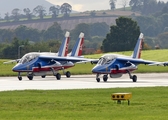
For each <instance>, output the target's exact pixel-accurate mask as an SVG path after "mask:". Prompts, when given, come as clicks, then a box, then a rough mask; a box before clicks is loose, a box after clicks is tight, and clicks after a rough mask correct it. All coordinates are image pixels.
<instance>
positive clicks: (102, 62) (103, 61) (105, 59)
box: [97, 54, 117, 65]
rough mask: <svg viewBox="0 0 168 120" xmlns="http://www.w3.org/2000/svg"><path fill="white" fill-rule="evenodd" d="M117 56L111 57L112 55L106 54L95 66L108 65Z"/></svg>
mask: <svg viewBox="0 0 168 120" xmlns="http://www.w3.org/2000/svg"><path fill="white" fill-rule="evenodd" d="M116 57H117V56H116V55H113V54H111V55H110V54H107V55H103V56H102V57H101V58H100V59H99V61H98V63H97V64H100V65H105V64H109V63H111V61H113V60H114V59H115V58H116Z"/></svg>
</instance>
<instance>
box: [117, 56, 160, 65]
mask: <svg viewBox="0 0 168 120" xmlns="http://www.w3.org/2000/svg"><path fill="white" fill-rule="evenodd" d="M116 60H118V61H121V62H131V63H133V64H136V65H138V64H145V65H146V64H148V65H150V64H151V65H152V64H156V63H159V62H157V61H150V60H143V59H135V58H130V57H118V58H116ZM160 63H161V62H160Z"/></svg>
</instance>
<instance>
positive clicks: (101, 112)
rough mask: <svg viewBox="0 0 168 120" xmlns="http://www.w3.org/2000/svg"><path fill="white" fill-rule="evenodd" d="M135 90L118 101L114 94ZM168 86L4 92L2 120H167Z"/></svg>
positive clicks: (0, 116) (0, 93) (0, 101)
mask: <svg viewBox="0 0 168 120" xmlns="http://www.w3.org/2000/svg"><path fill="white" fill-rule="evenodd" d="M116 92H131V93H132V98H131V99H130V105H128V104H127V101H123V102H122V103H121V104H117V103H116V102H115V101H113V100H111V94H112V93H116ZM167 93H168V88H167V87H150V88H113V89H90V90H89V89H81V90H51V91H46V90H45V91H42V90H25V91H6V92H0V96H1V97H0V111H1V113H0V119H1V120H10V119H12V120H30V119H31V120H48V119H52V120H86V119H87V120H112V119H113V120H152V119H154V120H167V118H168V114H167V111H168V107H167V106H168V102H167V101H168V96H167Z"/></svg>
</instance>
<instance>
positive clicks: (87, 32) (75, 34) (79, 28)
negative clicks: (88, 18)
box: [71, 23, 91, 40]
mask: <svg viewBox="0 0 168 120" xmlns="http://www.w3.org/2000/svg"><path fill="white" fill-rule="evenodd" d="M80 32H83V33H84V34H85V39H86V40H90V39H91V36H90V25H89V24H86V23H80V24H78V25H77V26H76V27H75V28H74V29H73V30H72V32H71V33H72V34H71V35H72V36H71V38H72V39H73V40H76V39H77V38H78V37H79V34H80Z"/></svg>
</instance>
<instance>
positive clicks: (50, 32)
mask: <svg viewBox="0 0 168 120" xmlns="http://www.w3.org/2000/svg"><path fill="white" fill-rule="evenodd" d="M63 36H64V35H63V31H62V29H61V26H60V25H59V24H58V23H57V22H55V23H54V24H53V25H52V26H51V27H49V28H48V29H47V30H46V31H44V33H43V39H45V40H53V39H54V40H55V39H56V40H62V38H63Z"/></svg>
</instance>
